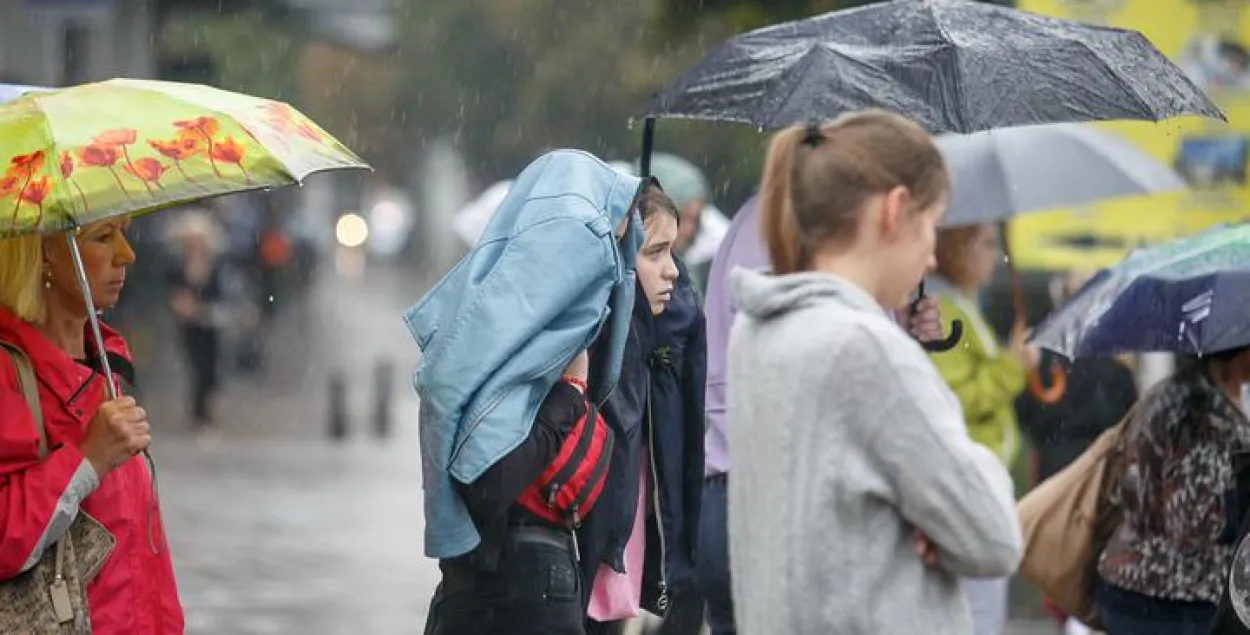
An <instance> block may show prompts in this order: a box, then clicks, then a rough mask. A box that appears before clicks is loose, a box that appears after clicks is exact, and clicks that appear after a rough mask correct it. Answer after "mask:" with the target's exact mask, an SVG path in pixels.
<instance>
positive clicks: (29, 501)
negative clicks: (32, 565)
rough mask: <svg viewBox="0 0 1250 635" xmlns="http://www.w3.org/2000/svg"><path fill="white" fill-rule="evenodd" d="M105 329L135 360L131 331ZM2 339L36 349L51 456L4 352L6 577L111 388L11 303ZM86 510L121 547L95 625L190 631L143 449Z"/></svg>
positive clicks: (99, 584) (149, 633)
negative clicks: (126, 335)
mask: <svg viewBox="0 0 1250 635" xmlns="http://www.w3.org/2000/svg"><path fill="white" fill-rule="evenodd" d="M88 328H89V327H88ZM101 328H102V329H103V330H104V338H105V349H106V350H107V351H108V352H109V353H110V354H111V355H113V356H117V357H119V358H121V359H123V360H125V361H126V362H127V363H129V360H130V356H129V352H128V351H127V349H126V343H125V341H124V340H123V339H122V337H121V336H120V335H119V334H118V333H117V332H116V331H113V330H112V329H109V328H108V327H106V326H104V325H101ZM87 337H88V339H87V341H88V342H90V341H91V338H90V335H89V334H88V336H87ZM0 339H2V340H4V341H6V342H9V343H11V344H16V345H17V346H18V347H19V348H21V349H22V350H23V351H25V352H26V355H27V356H28V357H30V360H31V363H32V365H33V366H34V369H35V375H36V377H37V378H38V381H39V399H40V403H41V405H42V408H43V416H44V421H45V426H46V428H47V436H48V458H47V459H46V460H45V461H44V462H42V463H40V462H39V451H38V443H39V436H38V432H37V431H36V430H35V422H34V418H33V417H32V415H31V414H30V410H29V408H27V406H26V400H25V399H23V398H22V393H21V390H20V388H19V384H18V380H17V371H16V369H14V368H13V365H12V364H11V363H10V360H9V359H8V357H7V356H0V580H6V579H9V578H11V577H13V576H15V575H17V574H18V573H19V572H20V571H21V570H22V568H23V566H24V565H25V564H26V562H27V561H28V560H29V559H30V557H31V555H32V552H33V551H34V550H35V548H36V546H37V545H38V544H39V542H40V538H41V536H42V534H43V532H44V529H45V528H46V527H47V526H48V522H49V520H50V519H51V518H52V515H53V511H54V510H55V509H56V506H57V502H58V500H59V499H60V498H61V497H62V495H63V494H65V493H66V490H67V488H68V486H69V484H70V481H71V478H72V477H73V475H74V473H75V472H76V471H78V470H79V469H80V467H81V466H82V465H83V463H84V462H85V461H86V459H85V458H84V457H83V455H82V452H81V451H79V449H78V444H79V442H81V440H82V437H83V435H84V433H85V432H86V430H87V425H88V424H89V423H90V422H91V419H92V417H94V416H95V413H96V409H97V408H98V407H99V405H100V404H101V403H102V402H103V401H104V400H105V398H106V397H105V386H104V381H103V378H102V377H101V376H100V375H99V374H98V373H95V372H93V371H92V370H90V369H89V368H87V367H86V366H83V365H81V364H79V363H77V362H75V361H74V360H73V359H71V358H70V357H69V355H67V354H65V352H63V351H62V350H60V349H58V348H56V347H55V346H53V345H52V343H51V342H49V341H48V340H47V339H45V338H44V337H43V336H42V335H41V334H40V333H39V332H38V331H37V330H35V328H34V327H32V326H30V325H29V324H26V323H24V322H22V321H21V320H19V319H17V318H16V317H15V316H14V315H13V314H12V313H10V312H9V311H6V310H4V309H2V308H0ZM88 348H90V345H89V346H88ZM116 371H117V369H114V373H115V374H116ZM92 474H94V472H92ZM80 509H82V510H83V511H85V512H87V513H88V514H91V516H92V517H94V518H95V519H96V520H98V521H100V523H101V524H103V525H104V526H105V527H106V528H107V529H108V530H109V531H110V532H112V534H113V536H114V537H116V539H117V545H116V546H115V547H114V549H113V553H112V555H110V556H109V559H108V561H107V562H106V563H105V564H104V567H103V568H102V569H101V570H100V573H99V574H98V575H97V576H96V578H95V579H94V580H92V581H91V582H90V583H89V584H88V586H87V604H88V607H89V609H90V611H91V627H92V631H93V633H94V634H95V635H123V634H124V635H170V634H180V633H182V632H183V617H182V606H181V605H180V604H179V602H178V589H177V586H176V584H175V582H174V571H173V565H172V563H171V561H170V557H169V547H168V545H167V543H166V540H165V532H164V528H163V526H162V523H161V519H160V508H159V505H158V501H157V498H156V496H155V495H154V492H153V488H152V478H151V475H150V473H149V471H148V467H147V462H146V461H145V459H144V458H143V456H142V455H140V456H136V457H134V458H133V459H131V460H129V461H127V462H125V463H123V464H122V465H120V466H118V467H117V468H116V469H114V470H113V471H112V472H110V473H109V474H108V475H107V476H105V477H104V479H103V480H102V481H101V482H100V484H99V487H98V488H97V489H96V490H95V491H94V492H92V493H91V494H89V495H87V496H86V498H85V499H83V501H82V504H81V506H80Z"/></svg>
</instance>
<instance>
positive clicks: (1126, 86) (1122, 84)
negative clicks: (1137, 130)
mask: <svg viewBox="0 0 1250 635" xmlns="http://www.w3.org/2000/svg"><path fill="white" fill-rule="evenodd" d="M1060 37H1062V38H1063V39H1065V40H1068V41H1069V42H1075V43H1076V44H1077V45H1079V46H1080V47H1081V48H1083V49H1085V50H1086V51H1089V52H1090V54H1091V55H1093V56H1094V57H1096V58H1098V61H1100V62H1102V63H1103V64H1105V65H1106V66H1107V68H1111V64H1110V63H1109V62H1107V60H1105V59H1103V57H1102V54H1100V53H1099V52H1098V51H1096V50H1094V49H1093V48H1092V47H1090V45H1089V44H1087V43H1086V42H1084V41H1082V40H1078V39H1076V38H1072V37H1068V36H1066V35H1061V36H1060ZM1111 77H1112V78H1113V79H1114V80H1115V83H1117V84H1119V85H1120V87H1121V88H1123V89H1125V90H1127V91H1128V93H1129V95H1130V96H1132V98H1133V99H1134V100H1136V101H1137V105H1138V106H1140V107H1141V109H1142V110H1144V111H1146V112H1149V113H1150V116H1151V117H1154V118H1155V121H1159V119H1158V117H1159V114H1158V113H1157V112H1155V109H1154V108H1151V107H1150V104H1149V103H1147V102H1146V100H1145V99H1143V98H1142V96H1141V93H1139V92H1137V89H1136V88H1134V87H1133V85H1132V84H1130V83H1128V82H1127V81H1124V78H1123V77H1121V76H1120V74H1119V73H1114V72H1113V73H1111Z"/></svg>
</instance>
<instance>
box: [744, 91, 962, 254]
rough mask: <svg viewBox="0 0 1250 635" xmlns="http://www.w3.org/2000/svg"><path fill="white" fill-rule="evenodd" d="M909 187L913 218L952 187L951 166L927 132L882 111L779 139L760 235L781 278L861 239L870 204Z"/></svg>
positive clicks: (764, 186) (795, 129) (767, 171)
mask: <svg viewBox="0 0 1250 635" xmlns="http://www.w3.org/2000/svg"><path fill="white" fill-rule="evenodd" d="M896 187H905V188H907V189H908V190H909V191H910V192H911V197H912V209H911V211H912V212H920V211H922V210H926V209H929V208H931V207H932V206H934V205H936V204H938V203H939V202H940V201H941V200H942V198H943V197H944V196H945V195H946V192H947V191H948V190H949V188H950V179H949V177H948V176H947V173H946V164H945V162H943V161H942V154H941V153H940V152H938V149H937V147H936V146H934V145H933V140H932V139H931V138H930V137H929V135H928V133H926V132H925V131H924V129H923V128H921V127H920V126H918V125H916V123H915V122H912V121H910V120H908V119H905V118H903V117H900V116H898V115H894V114H890V113H888V112H885V111H880V110H868V111H863V112H858V113H851V114H847V115H843V116H841V117H839V118H838V119H837V120H836V121H834V122H833V123H831V124H825V125H821V124H819V123H816V122H813V123H810V124H808V125H807V126H806V127H804V126H792V127H790V128H787V129H785V130H782V131H781V132H778V133H777V134H775V135H774V136H773V140H772V143H770V144H769V146H768V158H767V160H766V161H765V163H764V174H763V178H762V180H761V183H760V195H759V205H760V235H761V236H762V237H763V239H764V246H765V247H767V248H768V259H769V262H770V263H771V264H772V270H773V274H774V275H787V274H792V273H798V272H800V271H806V270H807V269H808V268H809V267H811V266H812V260H813V258H814V257H815V255H816V252H817V250H819V249H822V248H825V247H829V246H831V245H834V244H839V243H840V244H845V243H847V242H849V241H854V240H855V238H856V235H857V233H858V231H859V225H860V217H861V216H862V212H863V211H864V209H865V202H866V201H867V200H868V199H869V198H870V197H872V196H874V195H877V194H882V193H885V192H889V191H890V190H892V189H894V188H896Z"/></svg>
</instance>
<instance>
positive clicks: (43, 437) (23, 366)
mask: <svg viewBox="0 0 1250 635" xmlns="http://www.w3.org/2000/svg"><path fill="white" fill-rule="evenodd" d="M0 347H3V348H4V352H5V353H8V355H9V359H11V360H13V368H14V369H16V370H17V385H18V387H19V388H20V389H21V391H22V398H24V399H25V400H26V407H27V408H30V413H31V415H32V416H34V418H35V430H36V431H37V432H38V433H39V460H41V461H42V460H43V459H46V458H47V457H48V432H47V431H46V430H45V429H44V424H43V408H42V406H40V404H39V384H38V382H37V381H36V380H35V368H34V366H31V363H30V358H29V357H27V356H26V353H25V352H24V351H23V350H22V349H20V348H18V347H17V346H15V345H13V344H10V343H8V342H4V341H0Z"/></svg>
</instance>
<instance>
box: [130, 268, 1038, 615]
mask: <svg viewBox="0 0 1250 635" xmlns="http://www.w3.org/2000/svg"><path fill="white" fill-rule="evenodd" d="M347 264H348V265H351V263H347ZM351 268H352V267H351V266H348V267H346V269H348V270H350V269H351ZM423 288H424V283H422V282H421V281H420V278H419V277H416V276H413V275H412V274H411V272H409V271H407V270H405V268H404V267H380V268H371V269H370V270H368V271H367V272H365V274H364V275H361V276H348V277H344V276H341V275H339V274H336V273H335V271H334V270H333V267H332V266H328V267H327V268H326V271H325V272H324V273H323V275H321V276H320V277H319V281H318V282H317V283H316V284H315V286H314V288H313V289H312V290H311V291H310V294H309V296H308V297H307V298H306V299H305V301H304V302H303V303H301V304H297V305H295V306H292V307H289V309H290V310H288V311H287V312H286V313H285V314H284V315H283V316H282V317H281V318H280V319H279V320H278V323H277V329H276V332H275V335H274V338H273V341H272V342H271V355H270V357H269V366H268V367H267V369H266V371H265V372H263V373H261V374H259V375H256V376H248V377H243V378H240V379H237V380H235V381H232V382H230V383H229V384H228V385H227V387H226V389H225V392H224V397H225V400H224V402H223V404H222V411H221V424H220V430H219V431H218V432H217V433H215V434H212V435H193V434H191V433H189V432H187V431H186V429H185V421H184V417H183V416H182V415H181V413H182V410H183V409H182V407H181V405H180V404H181V402H180V400H181V395H182V392H183V385H182V381H183V379H182V373H181V371H180V368H179V366H180V364H179V363H177V361H176V360H177V358H176V357H173V356H168V355H167V356H164V359H163V360H159V361H158V360H154V361H153V363H152V364H151V365H150V366H149V367H148V368H147V369H146V370H145V371H144V372H143V374H142V376H141V381H142V382H144V383H143V385H142V386H141V388H143V389H144V390H143V393H142V394H143V395H144V404H145V406H146V407H147V408H148V409H149V411H150V412H151V413H152V420H153V425H154V428H156V440H155V443H154V446H153V449H152V450H153V454H154V456H155V458H156V460H157V462H158V466H159V470H160V472H159V479H160V480H159V485H160V492H161V497H162V501H163V505H164V514H165V520H166V523H167V524H168V527H169V535H170V541H171V547H172V549H173V553H174V565H175V568H176V570H177V575H178V582H179V590H180V594H181V597H182V601H183V603H184V606H185V609H186V615H187V633H188V634H189V635H200V634H203V635H210V634H211V635H218V634H230V635H271V634H287V633H291V634H295V633H298V634H300V635H341V634H354V635H390V634H396V635H399V634H402V633H419V632H420V630H421V628H422V625H423V624H424V621H425V614H426V610H427V607H428V601H429V598H430V595H431V593H432V592H433V590H434V586H435V584H436V583H437V580H438V571H437V567H436V565H435V563H434V562H433V561H431V560H428V559H426V558H425V557H424V556H423V555H422V548H421V532H422V526H423V522H422V511H421V485H420V465H419V462H418V457H419V449H418V445H417V437H416V412H417V409H416V405H417V404H416V398H415V396H414V395H413V393H412V391H411V389H410V388H409V384H408V376H409V375H410V373H411V371H412V368H413V366H414V364H415V361H416V357H417V354H416V353H417V349H416V347H415V346H414V345H413V344H412V342H411V340H410V339H409V338H408V336H407V334H406V332H405V331H404V328H403V325H402V322H401V321H400V319H399V316H400V314H401V313H402V311H403V309H404V308H405V307H406V306H407V305H408V304H410V303H411V302H412V301H413V300H415V299H416V298H417V297H418V296H419V295H420V293H421V291H422V289H423ZM155 350H157V351H167V350H169V349H167V348H162V347H156V348H155ZM170 352H171V353H172V352H173V351H170ZM379 359H390V360H392V361H393V362H394V368H393V370H392V376H391V379H392V380H393V381H394V386H395V392H394V394H393V395H392V400H391V406H392V408H393V415H394V417H393V421H394V429H393V431H392V434H391V435H390V436H389V437H388V438H386V439H379V438H376V437H375V436H374V435H373V434H372V407H371V401H372V389H373V383H374V382H373V369H374V365H375V363H376V362H377V361H378V360H379ZM335 371H339V372H342V373H343V374H344V376H345V377H346V378H347V381H348V399H347V404H348V411H349V412H348V414H349V417H348V421H349V424H350V426H349V435H348V438H347V439H346V440H345V441H343V442H333V441H331V440H330V439H329V438H328V436H327V424H328V414H327V407H328V403H329V400H328V398H327V394H326V386H327V384H328V382H329V378H330V376H331V374H332V373H333V372H335ZM1053 632H1055V631H1054V628H1053V627H1050V626H1049V625H1048V624H1046V623H1044V622H1041V623H1039V622H1036V621H1021V622H1019V623H1013V625H1012V626H1011V627H1010V628H1009V629H1008V631H1007V632H1006V633H1005V634H1004V635H1042V634H1043V633H1045V634H1049V633H1053Z"/></svg>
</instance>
